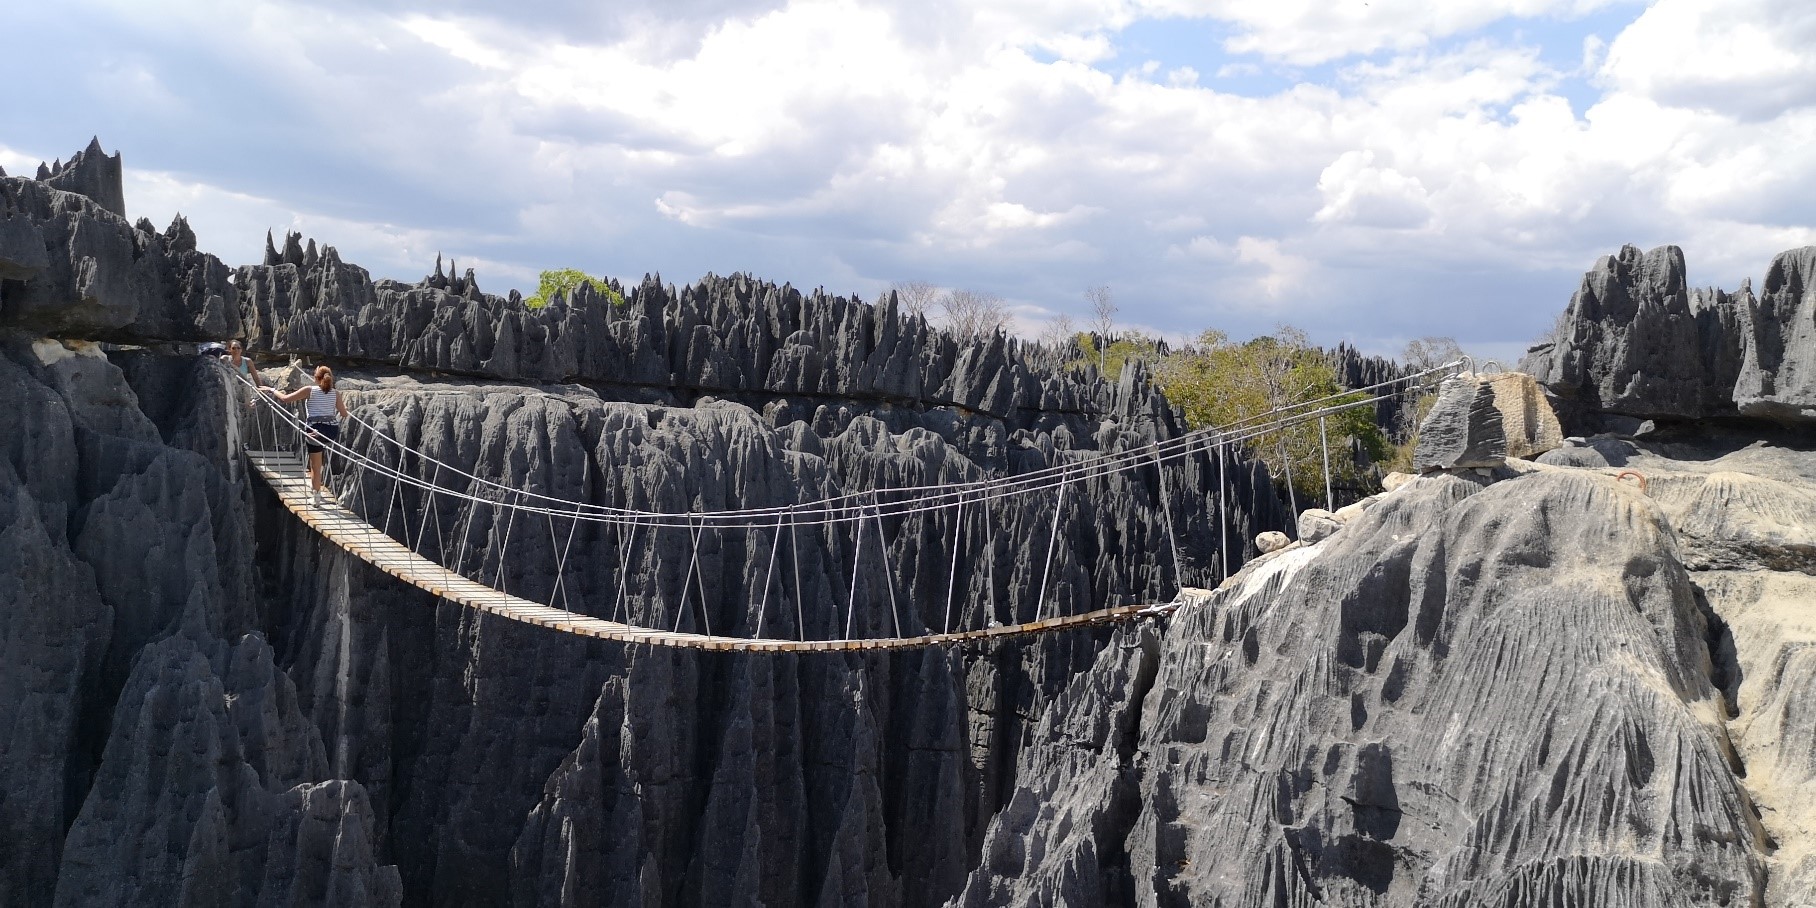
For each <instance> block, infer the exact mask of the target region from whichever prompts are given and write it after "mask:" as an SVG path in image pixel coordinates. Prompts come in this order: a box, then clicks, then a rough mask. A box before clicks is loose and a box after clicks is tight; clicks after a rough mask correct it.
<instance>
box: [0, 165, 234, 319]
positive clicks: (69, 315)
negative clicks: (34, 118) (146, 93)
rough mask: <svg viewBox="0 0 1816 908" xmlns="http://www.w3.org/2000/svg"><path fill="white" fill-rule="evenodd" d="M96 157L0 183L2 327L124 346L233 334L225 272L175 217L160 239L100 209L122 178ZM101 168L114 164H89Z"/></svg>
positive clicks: (117, 210) (141, 224)
mask: <svg viewBox="0 0 1816 908" xmlns="http://www.w3.org/2000/svg"><path fill="white" fill-rule="evenodd" d="M99 155H100V149H99V148H98V147H96V146H91V147H90V151H89V152H85V153H84V154H82V155H78V156H77V157H76V158H74V159H71V163H70V164H68V165H65V166H64V167H63V168H62V170H61V171H59V172H58V173H57V174H56V175H55V176H53V177H51V178H50V180H49V181H39V180H26V179H18V178H0V323H4V324H6V325H8V326H10V327H12V328H14V329H16V330H22V331H30V332H35V333H37V334H40V335H49V336H56V337H71V338H83V339H87V340H104V341H114V342H118V343H126V344H139V343H160V342H168V341H197V340H213V339H218V338H222V337H230V336H233V335H236V334H238V333H239V332H240V314H239V298H238V295H237V293H236V291H235V289H234V287H233V285H232V284H231V283H229V272H228V270H227V268H226V266H224V265H222V264H221V262H220V260H219V259H217V258H215V257H214V256H211V255H207V254H205V253H202V252H198V251H197V250H196V247H195V233H194V232H193V231H192V230H190V228H189V224H188V222H186V221H184V220H183V219H182V218H181V217H178V218H177V219H176V220H174V221H172V222H171V224H170V227H169V228H168V229H166V230H165V232H163V233H161V234H160V233H158V232H156V231H155V230H153V229H152V228H151V225H150V224H148V223H146V222H144V221H140V222H139V225H138V226H136V227H135V226H134V225H132V224H128V223H127V222H126V218H125V217H124V216H123V215H122V214H120V212H121V211H123V210H124V206H115V207H113V208H110V207H107V206H108V203H107V201H105V200H106V198H107V197H109V196H114V197H117V196H118V195H119V193H120V174H119V168H118V166H117V157H116V159H103V158H101V157H99ZM105 160H114V161H115V164H114V165H113V166H112V167H111V169H108V168H100V167H98V165H96V164H94V163H93V162H96V161H105ZM64 177H67V178H68V179H63V180H62V182H61V183H59V178H64ZM97 184H98V185H97ZM60 186H66V187H81V188H83V189H84V190H85V191H92V192H95V193H96V196H97V197H99V199H100V200H97V197H91V196H85V195H78V194H76V193H75V192H73V191H65V190H64V189H62V188H59V187H60Z"/></svg>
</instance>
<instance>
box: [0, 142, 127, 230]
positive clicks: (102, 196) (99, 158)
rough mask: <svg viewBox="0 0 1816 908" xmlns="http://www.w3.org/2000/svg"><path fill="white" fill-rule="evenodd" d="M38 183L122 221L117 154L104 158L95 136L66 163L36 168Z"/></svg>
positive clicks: (122, 196)
mask: <svg viewBox="0 0 1816 908" xmlns="http://www.w3.org/2000/svg"><path fill="white" fill-rule="evenodd" d="M0 176H4V175H3V174H0ZM38 179H39V180H41V181H43V182H44V184H45V185H47V186H50V187H51V188H52V189H58V190H61V191H63V192H73V193H75V194H76V195H80V196H86V197H88V198H90V199H93V200H94V203H95V204H96V205H99V206H101V207H102V208H104V209H106V210H108V211H111V212H113V213H114V214H117V215H119V216H120V217H122V218H124V217H126V189H125V170H124V169H123V168H122V167H121V166H120V153H119V152H117V151H116V152H114V154H113V156H112V157H108V155H107V152H105V151H102V150H101V139H100V137H98V136H97V137H95V138H93V139H90V140H89V142H88V147H87V148H84V149H82V150H81V151H78V152H76V153H75V154H74V155H73V156H71V157H70V159H69V162H68V163H63V162H61V161H59V162H57V163H56V164H55V165H53V166H50V167H46V166H45V165H42V164H40V165H38Z"/></svg>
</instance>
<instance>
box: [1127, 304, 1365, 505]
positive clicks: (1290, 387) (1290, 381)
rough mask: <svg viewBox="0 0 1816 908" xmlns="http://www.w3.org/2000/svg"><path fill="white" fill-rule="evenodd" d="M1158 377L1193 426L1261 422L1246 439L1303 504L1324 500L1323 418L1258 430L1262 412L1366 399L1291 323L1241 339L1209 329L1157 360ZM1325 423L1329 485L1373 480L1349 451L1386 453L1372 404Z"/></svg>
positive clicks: (1358, 485)
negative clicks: (1348, 386)
mask: <svg viewBox="0 0 1816 908" xmlns="http://www.w3.org/2000/svg"><path fill="white" fill-rule="evenodd" d="M1159 379H1160V384H1161V390H1162V391H1163V392H1164V393H1165V394H1166V396H1167V399H1168V400H1169V401H1170V402H1172V403H1173V404H1174V405H1175V406H1178V407H1179V408H1180V409H1182V410H1183V411H1184V412H1185V417H1186V422H1187V423H1188V424H1189V425H1191V426H1192V427H1193V428H1200V427H1204V426H1223V427H1231V428H1232V431H1233V432H1244V434H1246V432H1245V430H1244V426H1245V424H1246V425H1247V426H1249V427H1252V428H1255V429H1260V431H1259V434H1258V435H1256V437H1254V438H1251V439H1249V441H1248V442H1247V444H1248V447H1249V449H1250V450H1251V451H1252V452H1253V453H1254V455H1255V456H1256V457H1259V458H1260V459H1261V460H1262V461H1264V462H1265V463H1266V464H1267V466H1268V470H1269V472H1271V473H1272V474H1273V475H1274V476H1275V477H1276V478H1277V479H1279V480H1281V481H1282V482H1290V484H1291V486H1292V489H1293V490H1294V492H1295V497H1296V498H1297V499H1299V500H1300V502H1301V505H1302V506H1309V505H1311V504H1312V503H1314V502H1315V503H1318V504H1322V503H1323V500H1324V439H1321V438H1320V435H1319V429H1318V420H1316V419H1310V420H1307V421H1306V422H1303V423H1300V424H1298V425H1294V426H1288V427H1283V428H1267V429H1261V426H1263V425H1264V424H1265V422H1266V421H1267V419H1268V417H1266V416H1264V414H1268V413H1270V412H1271V411H1274V410H1278V409H1280V408H1282V407H1287V406H1291V405H1294V404H1304V403H1308V402H1310V401H1316V400H1320V399H1322V398H1326V397H1330V398H1333V399H1332V400H1328V401H1325V402H1323V403H1321V404H1318V405H1316V406H1309V407H1306V408H1305V409H1304V410H1303V411H1299V412H1309V411H1312V410H1316V409H1322V408H1329V407H1333V406H1338V405H1341V404H1344V403H1359V402H1361V401H1362V400H1365V399H1366V395H1364V394H1361V393H1348V394H1345V393H1344V389H1343V386H1342V385H1341V384H1340V383H1339V381H1338V377H1337V369H1336V366H1335V365H1334V364H1333V363H1332V362H1331V361H1330V359H1329V357H1327V356H1326V355H1325V354H1324V353H1323V351H1321V350H1318V349H1317V348H1315V347H1313V346H1312V345H1311V344H1310V343H1309V342H1308V340H1307V339H1306V336H1305V332H1303V331H1300V330H1299V329H1297V328H1292V327H1290V326H1281V327H1280V328H1278V329H1276V330H1275V332H1274V333H1273V334H1271V335H1266V336H1262V337H1257V338H1255V339H1253V340H1250V341H1245V342H1243V343H1235V342H1233V341H1231V340H1230V339H1229V337H1228V336H1227V335H1225V334H1224V333H1223V332H1221V331H1214V330H1213V331H1206V332H1204V333H1203V334H1201V335H1199V337H1198V340H1197V342H1196V343H1194V344H1192V345H1191V346H1188V347H1186V348H1184V349H1182V350H1180V351H1178V352H1176V353H1174V354H1172V355H1170V356H1168V357H1166V358H1165V359H1164V360H1163V361H1162V362H1161V363H1160V367H1159ZM1324 422H1325V426H1324V429H1325V436H1324V438H1325V439H1328V443H1329V451H1330V468H1331V484H1332V485H1333V486H1336V487H1339V488H1342V487H1348V488H1363V487H1365V486H1367V485H1368V484H1370V482H1371V478H1370V476H1369V475H1368V474H1367V473H1366V472H1365V470H1364V468H1363V467H1362V466H1359V465H1358V463H1357V461H1356V459H1355V458H1353V457H1351V456H1350V455H1351V450H1352V448H1359V449H1360V451H1361V453H1363V454H1364V455H1366V457H1367V459H1368V460H1369V461H1374V460H1379V459H1380V458H1382V457H1384V456H1386V454H1387V452H1388V444H1387V439H1386V438H1385V437H1384V436H1383V435H1382V434H1381V430H1380V427H1378V426H1377V425H1375V409H1374V407H1372V406H1368V405H1362V406H1356V407H1351V408H1349V409H1346V410H1342V411H1340V412H1336V413H1331V414H1329V415H1328V416H1326V417H1325V420H1324Z"/></svg>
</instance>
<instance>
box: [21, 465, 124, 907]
mask: <svg viewBox="0 0 1816 908" xmlns="http://www.w3.org/2000/svg"><path fill="white" fill-rule="evenodd" d="M0 553H3V555H0V728H4V729H6V730H7V733H6V734H5V735H4V736H0V780H4V790H5V792H6V794H5V796H4V797H0V843H3V844H0V903H4V904H8V905H30V904H46V903H48V902H49V901H50V898H51V894H52V892H53V891H54V889H55V887H56V880H57V867H58V864H59V861H60V860H61V857H62V852H63V832H64V830H65V828H67V826H68V825H69V823H70V822H72V821H73V820H74V819H75V815H76V810H77V809H78V808H79V807H80V798H79V796H78V797H72V794H71V792H70V791H68V790H67V787H66V786H67V783H68V779H69V777H71V776H72V775H78V776H79V774H80V772H81V769H82V765H81V761H80V759H79V758H78V757H77V756H76V752H77V748H78V742H79V740H80V730H81V722H82V719H83V716H82V712H83V709H84V706H85V705H86V700H87V698H88V697H89V696H91V695H92V693H93V692H94V690H95V687H96V683H97V680H98V676H99V670H98V666H99V663H100V659H101V654H102V653H104V652H105V651H106V649H107V643H108V635H109V629H110V627H111V626H112V624H113V616H112V614H111V613H110V611H109V609H108V607H107V605H106V604H105V603H104V602H103V601H102V600H101V597H100V595H99V594H98V593H97V592H96V590H95V582H94V573H93V571H92V570H91V569H90V568H89V567H88V565H86V564H83V563H82V562H81V561H79V560H77V559H76V558H75V557H74V556H73V555H72V554H71V553H70V552H69V549H68V546H67V543H66V542H65V540H64V539H63V537H62V532H61V527H60V526H56V527H53V526H46V525H45V523H44V521H43V520H42V518H41V516H40V511H39V503H38V502H36V501H35V500H34V499H33V497H32V495H31V492H30V491H29V490H28V489H27V488H26V487H24V486H23V485H22V484H21V483H20V482H19V480H18V478H17V476H16V475H15V474H14V470H13V467H12V466H11V465H10V464H9V463H8V462H7V461H6V460H0Z"/></svg>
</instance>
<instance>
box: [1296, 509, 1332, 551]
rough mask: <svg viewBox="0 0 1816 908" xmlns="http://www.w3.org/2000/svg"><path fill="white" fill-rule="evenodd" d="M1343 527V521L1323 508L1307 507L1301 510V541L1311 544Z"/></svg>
mask: <svg viewBox="0 0 1816 908" xmlns="http://www.w3.org/2000/svg"><path fill="white" fill-rule="evenodd" d="M1340 529H1343V522H1342V521H1340V520H1338V519H1337V518H1336V516H1335V515H1333V514H1331V512H1329V511H1326V510H1325V509H1323V508H1306V509H1305V510H1303V511H1301V512H1299V541H1300V542H1303V543H1305V544H1306V545H1311V544H1312V543H1314V542H1318V541H1320V540H1322V539H1325V538H1327V537H1329V536H1330V535H1331V534H1332V533H1335V532H1337V531H1338V530H1340Z"/></svg>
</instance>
